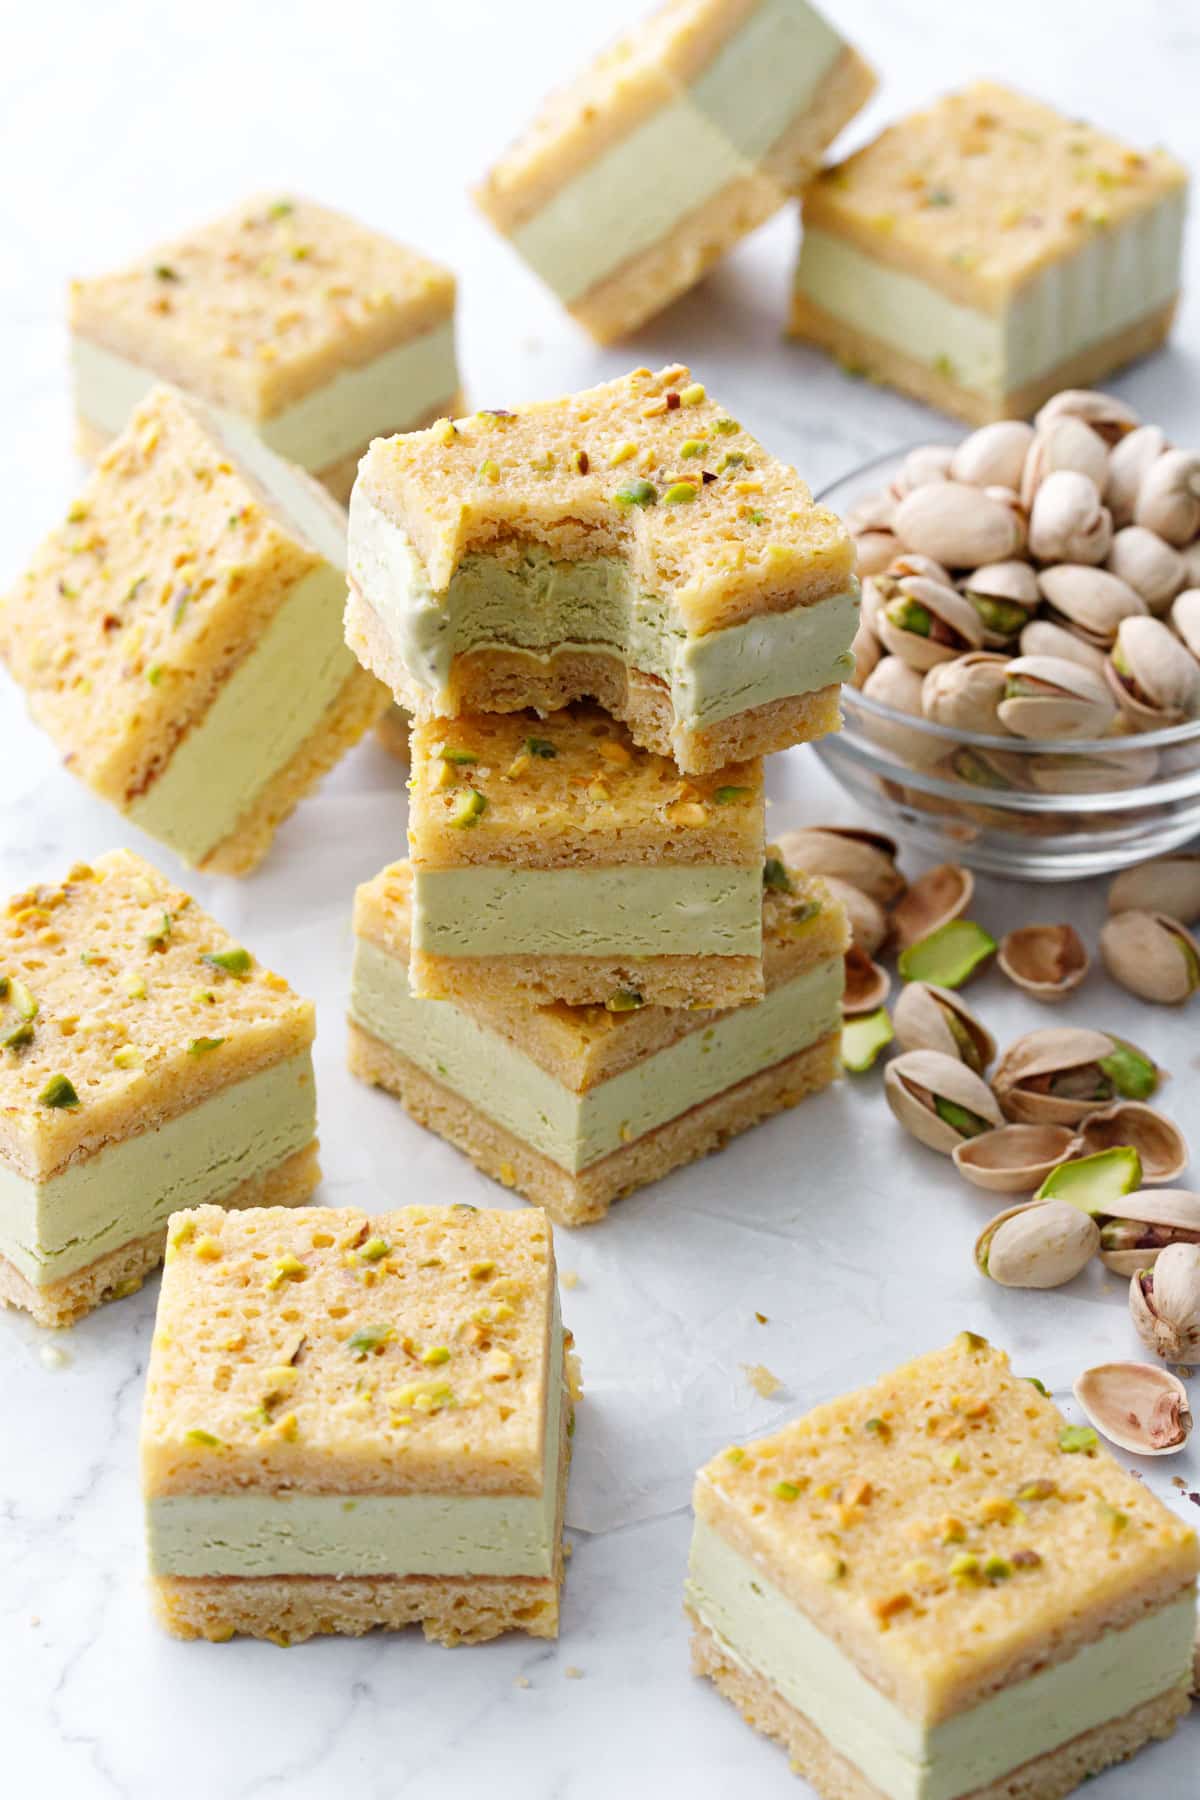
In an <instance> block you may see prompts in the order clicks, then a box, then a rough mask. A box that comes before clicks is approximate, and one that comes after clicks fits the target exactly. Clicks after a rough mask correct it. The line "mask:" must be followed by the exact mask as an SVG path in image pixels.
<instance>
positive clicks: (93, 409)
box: [70, 197, 458, 503]
mask: <svg viewBox="0 0 1200 1800" xmlns="http://www.w3.org/2000/svg"><path fill="white" fill-rule="evenodd" d="M70 321H71V354H72V360H73V363H74V370H75V406H76V412H77V415H78V421H79V443H80V448H81V450H82V451H83V453H84V454H85V455H86V456H89V457H91V456H94V455H95V454H96V453H97V451H98V450H99V449H100V447H101V446H102V445H103V444H104V443H106V442H107V440H108V439H109V438H111V437H114V436H115V435H116V434H117V433H118V432H119V431H122V430H123V429H124V427H125V422H126V420H127V419H128V417H129V415H130V413H131V412H132V411H133V409H134V407H135V406H136V405H137V404H138V403H139V401H141V400H143V399H145V397H146V395H147V393H148V392H149V391H150V389H151V388H152V387H153V385H154V383H155V382H156V381H159V380H161V381H170V382H173V383H174V384H175V385H176V386H177V387H181V388H183V389H185V390H186V392H188V393H189V394H192V395H194V396H195V398H197V399H199V400H204V401H206V402H207V403H208V404H209V405H210V406H212V407H214V408H217V409H219V410H220V412H221V413H222V415H223V416H225V417H226V419H228V420H233V421H236V422H237V423H239V424H240V425H241V426H242V428H243V430H245V431H248V432H252V433H253V434H254V435H255V436H257V437H258V438H260V439H261V440H262V442H263V443H264V444H266V445H267V447H268V448H269V449H271V450H274V451H275V453H276V454H277V455H278V456H282V457H284V458H285V459H286V460H287V461H288V462H294V463H299V464H300V465H301V467H303V468H305V469H307V470H308V471H309V472H310V473H311V474H313V475H315V476H316V477H317V479H318V480H320V481H322V482H323V483H324V484H325V486H326V487H327V488H329V489H330V491H331V492H332V493H333V494H335V495H336V497H337V498H338V499H339V500H340V501H342V502H343V503H344V502H345V500H346V497H347V495H348V494H349V492H350V487H351V484H352V482H353V480H354V471H355V469H356V468H357V466H358V459H359V457H360V456H361V455H362V453H363V451H364V450H365V449H366V447H367V445H368V444H369V443H370V441H371V439H372V438H373V437H377V436H378V435H379V434H380V433H382V432H388V431H407V430H413V429H415V428H416V427H417V426H419V425H425V424H428V423H429V422H430V421H431V420H432V419H435V418H437V416H438V415H439V413H443V412H447V411H453V410H454V407H455V404H456V400H457V399H458V372H457V368H456V365H455V357H454V277H453V276H452V275H451V274H450V272H449V270H447V269H443V268H439V266H438V265H437V264H436V263H432V262H429V261H427V259H426V258H425V257H423V256H418V255H417V254H416V253H415V252H414V251H412V250H406V249H404V248H403V246H402V245H400V244H396V243H393V242H392V240H391V239H390V238H386V237H383V236H381V235H380V234H379V233H378V232H376V231H370V230H368V229H367V227H366V226H365V225H359V224H358V223H356V221H355V220H353V219H348V218H346V217H344V215H343V214H341V213H337V212H332V211H330V209H329V208H328V207H325V206H316V205H314V204H313V202H312V201H311V200H300V199H287V198H281V197H276V198H272V199H267V198H259V199H256V200H251V201H249V202H247V204H246V205H245V206H241V207H239V208H238V209H237V211H236V212H233V213H230V214H229V216H228V217H227V218H223V219H219V220H217V221H216V222H215V223H213V224H210V225H205V226H202V227H201V228H200V229H198V230H196V231H192V232H190V233H189V234H188V235H187V236H186V237H181V238H178V239H176V240H175V241H173V242H172V243H169V244H162V245H159V246H158V248H156V249H154V250H151V251H148V252H147V254H146V255H145V257H143V258H141V259H140V260H139V262H138V263H137V264H136V265H135V266H134V267H133V268H129V269H122V270H120V271H118V272H117V273H116V274H112V275H101V276H97V277H96V278H94V279H92V280H88V281H75V282H73V283H72V284H71V296H70Z"/></svg>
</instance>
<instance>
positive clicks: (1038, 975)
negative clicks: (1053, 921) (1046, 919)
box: [996, 925, 1089, 1004]
mask: <svg viewBox="0 0 1200 1800" xmlns="http://www.w3.org/2000/svg"><path fill="white" fill-rule="evenodd" d="M996 961H997V963H998V964H999V966H1000V968H1001V969H1002V971H1003V972H1004V974H1005V975H1007V976H1008V979H1009V980H1010V981H1011V982H1013V983H1014V984H1015V985H1016V986H1017V987H1019V988H1022V989H1024V991H1025V993H1027V994H1028V995H1029V996H1030V998H1031V999H1033V1000H1041V1001H1043V1002H1045V1003H1047V1004H1051V1003H1057V1002H1058V1001H1060V1000H1065V999H1066V997H1067V995H1068V994H1071V993H1074V991H1075V989H1076V988H1077V987H1078V986H1079V984H1080V982H1081V981H1082V980H1083V979H1084V977H1085V976H1086V974H1087V972H1088V967H1089V958H1088V953H1087V950H1086V949H1085V948H1084V943H1083V939H1082V938H1081V937H1080V935H1079V933H1078V932H1077V931H1076V929H1075V927H1074V926H1073V925H1019V926H1017V928H1016V930H1015V931H1010V932H1007V933H1006V934H1005V936H1004V937H1002V938H1001V940H1000V950H999V953H998V955H997V958H996Z"/></svg>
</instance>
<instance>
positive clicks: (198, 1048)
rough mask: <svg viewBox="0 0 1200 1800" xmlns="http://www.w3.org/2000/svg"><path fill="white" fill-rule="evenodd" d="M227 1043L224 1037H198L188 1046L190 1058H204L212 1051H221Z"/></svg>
mask: <svg viewBox="0 0 1200 1800" xmlns="http://www.w3.org/2000/svg"><path fill="white" fill-rule="evenodd" d="M224 1042H225V1039H224V1038H223V1037H196V1038H193V1039H192V1041H191V1043H190V1044H189V1045H188V1055H189V1056H204V1055H206V1054H207V1052H208V1051H210V1050H219V1049H220V1047H221V1045H222V1044H223V1043H224Z"/></svg>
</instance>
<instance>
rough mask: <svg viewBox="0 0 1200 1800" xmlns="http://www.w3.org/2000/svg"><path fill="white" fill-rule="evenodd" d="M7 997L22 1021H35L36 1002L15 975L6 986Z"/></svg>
mask: <svg viewBox="0 0 1200 1800" xmlns="http://www.w3.org/2000/svg"><path fill="white" fill-rule="evenodd" d="M8 997H9V999H10V1000H11V1001H12V1003H13V1005H14V1006H15V1007H16V1009H17V1011H18V1012H19V1013H20V1015H21V1017H22V1018H23V1019H36V1018H37V1016H38V1002H37V1001H36V1000H35V999H34V997H33V995H32V994H31V993H30V991H29V989H28V988H27V987H26V986H25V983H24V982H23V981H21V980H19V979H18V977H17V976H16V975H14V976H13V978H12V980H11V981H10V982H9V984H8Z"/></svg>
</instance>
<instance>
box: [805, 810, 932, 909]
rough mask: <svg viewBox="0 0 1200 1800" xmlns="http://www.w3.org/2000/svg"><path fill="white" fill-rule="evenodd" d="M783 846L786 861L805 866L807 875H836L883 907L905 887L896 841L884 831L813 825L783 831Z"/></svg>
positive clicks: (838, 878)
mask: <svg viewBox="0 0 1200 1800" xmlns="http://www.w3.org/2000/svg"><path fill="white" fill-rule="evenodd" d="M779 849H780V854H781V855H782V857H783V860H784V861H785V862H787V863H791V864H793V865H794V866H795V867H796V868H800V869H803V870H804V873H805V874H806V875H820V876H821V877H822V878H824V877H826V876H829V875H832V876H834V877H835V879H836V880H838V881H845V882H848V883H849V884H850V886H851V887H855V888H857V889H858V890H859V892H860V893H862V894H867V895H868V896H869V897H870V898H871V899H872V900H874V901H875V902H876V904H877V905H879V906H891V905H892V903H893V901H895V900H898V899H899V898H900V896H901V894H902V893H903V892H904V889H905V885H906V884H905V880H904V877H903V875H902V874H901V873H900V871H899V869H898V868H897V867H896V854H897V849H896V840H895V838H892V837H888V835H887V833H886V832H883V831H867V830H861V831H860V830H857V829H856V828H855V827H854V826H852V825H811V826H807V827H805V828H803V829H801V830H797V831H785V832H783V833H782V834H781V835H780V838H779Z"/></svg>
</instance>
